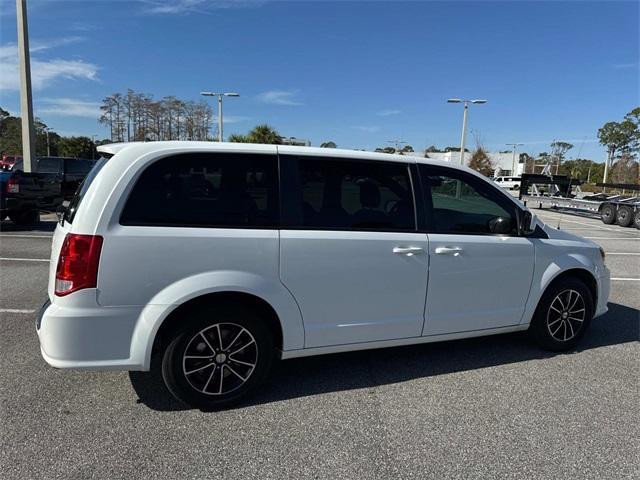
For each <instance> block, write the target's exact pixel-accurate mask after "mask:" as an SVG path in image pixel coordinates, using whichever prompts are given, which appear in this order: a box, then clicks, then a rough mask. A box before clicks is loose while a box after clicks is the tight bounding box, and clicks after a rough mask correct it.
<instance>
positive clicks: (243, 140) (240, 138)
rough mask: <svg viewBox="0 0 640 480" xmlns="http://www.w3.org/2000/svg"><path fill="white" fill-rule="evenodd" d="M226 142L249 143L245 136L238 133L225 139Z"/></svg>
mask: <svg viewBox="0 0 640 480" xmlns="http://www.w3.org/2000/svg"><path fill="white" fill-rule="evenodd" d="M227 141H228V142H234V143H249V140H248V139H247V136H246V135H242V134H240V133H234V134H232V135H229V138H228V139H227Z"/></svg>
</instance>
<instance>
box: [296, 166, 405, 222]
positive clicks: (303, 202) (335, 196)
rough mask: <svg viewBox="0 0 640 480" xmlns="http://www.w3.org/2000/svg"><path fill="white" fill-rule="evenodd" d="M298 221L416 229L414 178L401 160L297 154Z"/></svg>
mask: <svg viewBox="0 0 640 480" xmlns="http://www.w3.org/2000/svg"><path fill="white" fill-rule="evenodd" d="M288 164H289V165H291V166H292V168H293V169H294V170H295V174H294V176H293V177H294V178H293V183H294V187H295V188H294V190H295V196H292V197H291V198H292V201H293V203H295V211H296V213H297V214H296V215H295V216H294V217H292V220H293V222H292V224H291V225H290V226H294V227H306V228H319V229H323V228H328V229H354V230H414V229H415V215H414V204H413V194H412V191H411V180H410V177H409V170H408V167H407V165H405V164H402V163H392V162H389V163H383V162H359V161H347V160H329V159H326V160H325V159H317V158H304V157H302V158H299V159H298V160H297V161H292V162H290V163H288Z"/></svg>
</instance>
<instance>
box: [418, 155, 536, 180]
mask: <svg viewBox="0 0 640 480" xmlns="http://www.w3.org/2000/svg"><path fill="white" fill-rule="evenodd" d="M408 155H415V156H421V157H422V156H425V157H427V158H432V159H434V160H440V161H443V162H452V163H459V162H460V152H459V151H455V152H428V153H422V152H416V153H409V154H408ZM472 155H473V153H472V152H465V154H464V164H465V165H469V160H471V156H472ZM487 155H488V156H489V159H490V160H491V163H492V164H493V166H494V169H495V170H494V176H496V177H498V176H506V177H509V176H520V175H522V173H524V170H525V155H523V154H521V153H520V154H518V153H517V154H516V160H515V168H513V167H514V165H513V164H514V162H513V152H505V153H502V152H487ZM512 170H513V171H512Z"/></svg>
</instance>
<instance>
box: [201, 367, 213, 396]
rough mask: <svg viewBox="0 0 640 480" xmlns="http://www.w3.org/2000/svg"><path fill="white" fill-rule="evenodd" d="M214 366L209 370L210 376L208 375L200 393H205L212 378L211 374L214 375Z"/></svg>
mask: <svg viewBox="0 0 640 480" xmlns="http://www.w3.org/2000/svg"><path fill="white" fill-rule="evenodd" d="M216 370H217V368H216V366H215V364H214V365H213V370H211V375H209V378H208V379H207V383H205V384H204V387H202V391H203V392H206V391H207V387H208V386H209V383H211V379H212V378H213V374H214V373H216Z"/></svg>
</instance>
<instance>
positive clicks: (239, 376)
mask: <svg viewBox="0 0 640 480" xmlns="http://www.w3.org/2000/svg"><path fill="white" fill-rule="evenodd" d="M225 366H226V367H227V368H228V369H229V371H231V373H233V374H234V375H235V376H236V377H238V378H239V379H240V380H242V381H243V382H244V381H246V380H247V379H246V378H244V377H243V376H242V375H240V374H239V373H238V372H236V371H235V370H234V369H233V368H231V367H230V366H229V365H225Z"/></svg>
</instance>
